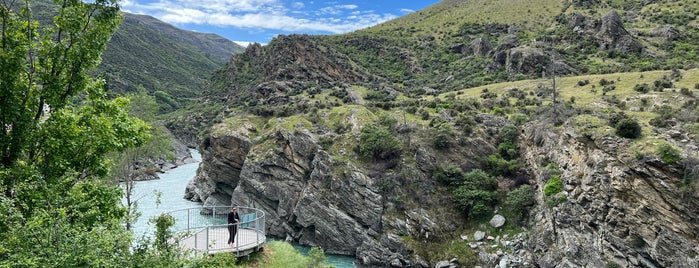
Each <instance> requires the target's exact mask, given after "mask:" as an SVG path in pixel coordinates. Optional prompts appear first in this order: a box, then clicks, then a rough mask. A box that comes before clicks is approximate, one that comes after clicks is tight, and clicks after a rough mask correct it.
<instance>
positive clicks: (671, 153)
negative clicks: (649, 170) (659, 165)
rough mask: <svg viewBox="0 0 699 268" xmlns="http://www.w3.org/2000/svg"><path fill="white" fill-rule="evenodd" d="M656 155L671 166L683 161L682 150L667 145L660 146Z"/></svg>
mask: <svg viewBox="0 0 699 268" xmlns="http://www.w3.org/2000/svg"><path fill="white" fill-rule="evenodd" d="M655 153H656V154H658V156H660V159H661V160H662V161H663V163H665V164H669V165H672V164H675V163H677V162H679V161H680V160H681V159H682V155H681V154H680V150H678V149H677V148H675V147H674V146H672V145H670V144H667V143H663V144H660V145H659V146H658V148H657V149H656V151H655Z"/></svg>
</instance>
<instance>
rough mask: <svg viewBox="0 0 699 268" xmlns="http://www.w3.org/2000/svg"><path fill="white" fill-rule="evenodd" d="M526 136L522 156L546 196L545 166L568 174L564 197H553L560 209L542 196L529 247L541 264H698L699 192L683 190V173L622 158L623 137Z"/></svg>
mask: <svg viewBox="0 0 699 268" xmlns="http://www.w3.org/2000/svg"><path fill="white" fill-rule="evenodd" d="M523 136H524V137H523V139H522V140H523V142H524V144H522V145H523V146H522V148H523V152H522V158H523V160H524V161H525V162H526V166H527V167H528V169H529V170H530V172H531V173H532V174H535V180H534V182H536V184H538V186H539V187H538V188H539V190H540V191H541V190H542V189H543V186H544V184H545V183H546V181H545V180H546V179H547V178H546V177H545V176H543V175H542V172H541V170H544V168H543V167H544V166H545V165H547V164H549V163H553V164H556V165H557V166H559V167H561V170H562V171H563V173H562V175H561V179H562V181H563V192H562V193H560V194H559V195H557V196H552V197H550V198H556V199H558V200H559V202H562V203H560V204H558V205H556V206H554V207H550V206H549V205H547V202H546V201H545V200H544V198H543V196H544V195H543V194H541V193H539V194H537V196H539V205H538V207H539V209H538V211H537V212H536V213H535V214H534V222H533V223H532V224H531V226H532V230H531V234H530V238H531V239H530V241H529V245H530V247H531V248H530V250H531V252H533V253H534V256H535V257H534V258H535V260H534V261H535V262H536V263H537V264H538V266H540V267H605V266H607V267H609V265H619V266H621V267H697V266H699V257H697V256H699V227H698V226H697V225H696V222H697V219H699V194H697V193H696V192H694V193H688V194H686V193H685V194H683V193H682V191H681V190H679V189H678V187H677V182H678V180H681V176H680V174H679V173H678V169H677V167H673V166H667V165H657V164H654V163H656V162H657V161H654V160H652V159H649V160H645V161H640V160H637V159H636V158H634V157H632V156H630V155H626V154H625V153H622V152H625V150H620V148H625V147H627V146H628V144H627V141H626V140H625V139H623V138H618V137H613V136H607V137H603V138H599V139H598V140H590V139H589V138H588V137H586V136H584V135H578V134H577V133H576V132H575V130H574V129H572V128H564V129H563V130H562V131H561V132H559V133H553V132H548V131H546V130H545V129H542V128H540V127H537V126H531V127H528V128H527V129H526V131H525V132H524V135H523Z"/></svg>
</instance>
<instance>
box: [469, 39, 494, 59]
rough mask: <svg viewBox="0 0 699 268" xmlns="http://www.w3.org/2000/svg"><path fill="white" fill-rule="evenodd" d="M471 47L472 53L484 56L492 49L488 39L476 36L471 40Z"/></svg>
mask: <svg viewBox="0 0 699 268" xmlns="http://www.w3.org/2000/svg"><path fill="white" fill-rule="evenodd" d="M471 47H473V55H474V56H480V57H485V56H487V55H488V54H490V52H491V51H492V50H493V46H492V45H491V44H490V41H488V39H483V38H482V37H479V38H476V39H474V40H473V41H471Z"/></svg>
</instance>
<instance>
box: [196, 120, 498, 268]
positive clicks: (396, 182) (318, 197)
mask: <svg viewBox="0 0 699 268" xmlns="http://www.w3.org/2000/svg"><path fill="white" fill-rule="evenodd" d="M277 120H278V122H277V124H278V126H277V127H274V128H272V129H266V130H263V129H260V128H259V127H255V126H254V125H253V124H252V123H251V122H250V121H248V120H246V119H237V120H235V121H236V122H235V123H231V122H224V123H221V124H218V125H216V126H215V127H214V128H213V129H212V130H211V131H210V133H209V135H207V136H206V137H205V138H204V139H203V141H202V143H201V145H200V151H201V153H202V158H203V161H202V164H201V165H200V168H199V170H198V172H197V176H196V177H195V178H194V179H193V180H192V182H191V183H190V185H189V186H188V187H187V190H186V193H185V197H186V198H188V199H190V200H194V201H200V202H203V203H204V204H205V205H206V206H216V205H224V206H227V205H230V204H234V205H238V206H246V207H255V208H258V209H261V210H263V211H265V213H266V227H267V231H268V234H269V235H271V236H275V237H280V238H288V239H290V240H292V241H295V242H298V243H300V244H303V245H310V246H319V247H322V248H323V249H324V250H325V252H328V253H334V254H343V255H350V256H356V257H357V259H358V260H359V262H360V263H362V264H363V265H367V266H387V265H392V266H394V267H411V266H414V267H427V266H428V265H425V264H426V262H425V261H424V259H423V258H422V257H420V256H418V255H416V254H415V252H413V249H411V248H410V247H409V246H408V244H407V242H406V241H405V240H404V237H416V238H420V239H422V240H425V241H429V240H434V239H442V238H444V237H443V236H442V235H443V234H444V233H447V232H450V231H453V229H454V228H455V227H454V226H457V224H458V221H459V217H454V215H455V214H456V215H458V211H455V210H453V208H451V206H448V207H443V204H445V202H450V201H448V199H449V195H448V192H445V190H444V189H441V188H439V187H438V182H436V181H435V180H433V179H430V178H429V177H427V176H426V174H425V173H422V171H420V170H419V169H418V166H419V167H420V168H422V169H425V170H428V171H430V172H431V171H432V170H433V169H434V166H433V165H434V159H435V156H434V155H433V153H431V152H430V150H429V149H426V148H420V149H418V150H417V151H416V156H415V162H414V163H412V164H410V166H406V167H405V169H406V170H414V171H411V172H414V174H413V175H412V176H409V177H404V176H403V175H402V174H399V173H397V174H392V173H391V172H390V171H388V172H386V171H385V170H381V171H378V170H377V171H373V170H372V168H371V165H370V166H368V167H358V166H357V165H356V164H355V163H353V161H346V160H338V159H337V156H332V155H330V154H329V153H328V152H326V151H325V150H323V149H322V148H321V146H320V145H319V141H318V136H317V135H318V134H316V133H314V132H311V131H309V130H308V129H306V127H304V126H303V125H302V124H297V125H294V126H293V127H289V128H287V127H282V126H283V125H284V124H287V123H289V122H287V121H285V119H277ZM258 126H259V125H258ZM350 129H356V130H350V131H353V132H352V133H359V130H360V129H361V128H355V127H350ZM351 135H354V134H351ZM476 147H477V146H474V151H482V149H480V148H476ZM490 150H492V148H491V149H490ZM376 165H378V166H382V165H384V164H382V163H376ZM399 197H400V198H403V200H401V201H397V199H398V198H399ZM427 197H429V198H427ZM406 198H407V199H406ZM405 202H411V203H413V202H414V203H419V204H421V206H420V207H424V208H413V207H405ZM440 206H441V207H440ZM387 211H393V213H387ZM401 211H402V212H401ZM436 219H439V220H436Z"/></svg>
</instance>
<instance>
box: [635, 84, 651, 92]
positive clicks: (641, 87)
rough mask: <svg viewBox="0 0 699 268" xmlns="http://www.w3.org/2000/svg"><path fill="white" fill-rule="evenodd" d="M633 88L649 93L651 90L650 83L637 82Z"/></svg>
mask: <svg viewBox="0 0 699 268" xmlns="http://www.w3.org/2000/svg"><path fill="white" fill-rule="evenodd" d="M633 90H635V91H637V92H641V93H648V92H650V85H648V83H643V84H636V85H635V86H634V87H633Z"/></svg>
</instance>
